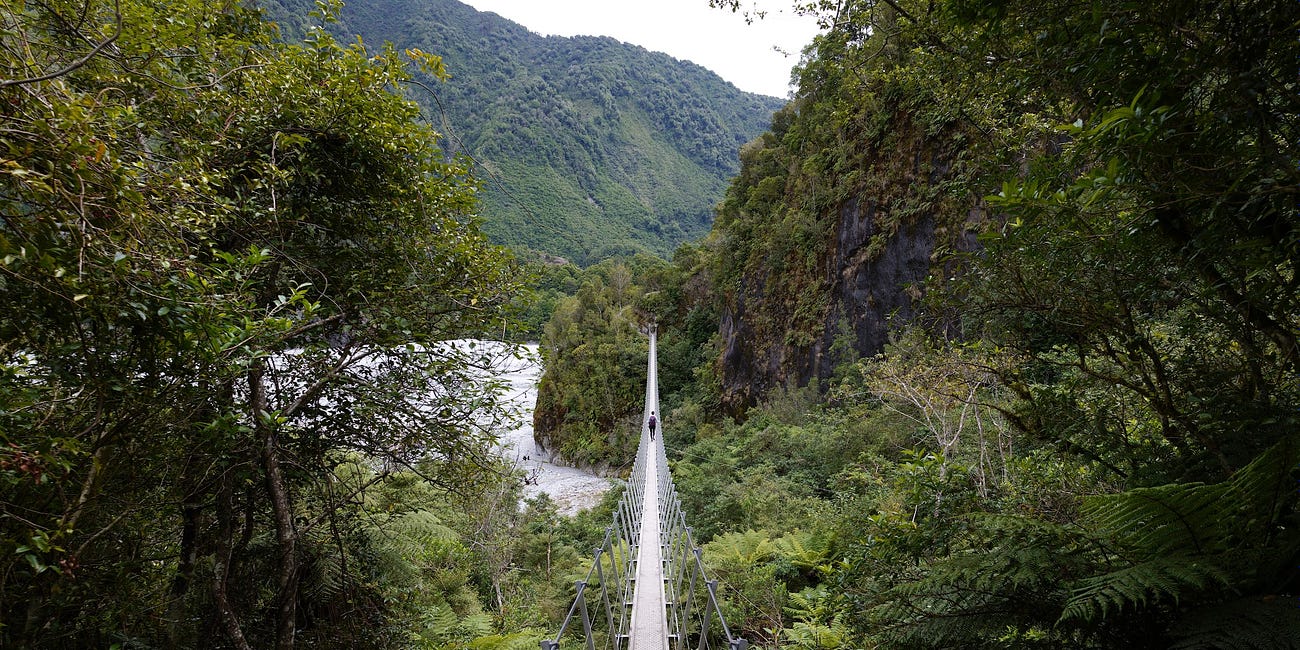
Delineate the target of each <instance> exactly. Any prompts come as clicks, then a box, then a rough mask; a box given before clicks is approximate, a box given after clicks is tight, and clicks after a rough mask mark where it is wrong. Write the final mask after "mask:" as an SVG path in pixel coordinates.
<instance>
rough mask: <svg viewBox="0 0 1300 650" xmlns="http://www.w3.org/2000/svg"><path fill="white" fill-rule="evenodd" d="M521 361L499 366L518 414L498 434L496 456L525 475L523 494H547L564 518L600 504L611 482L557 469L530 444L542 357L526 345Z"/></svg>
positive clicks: (533, 346) (513, 359)
mask: <svg viewBox="0 0 1300 650" xmlns="http://www.w3.org/2000/svg"><path fill="white" fill-rule="evenodd" d="M524 348H525V349H526V351H527V354H525V355H523V356H524V358H523V359H515V358H513V357H506V359H505V360H504V361H503V362H501V364H500V366H499V371H498V372H499V374H498V375H497V376H498V377H499V378H501V379H502V380H504V381H505V382H506V383H507V385H508V386H507V389H506V390H507V393H506V395H507V398H508V399H509V402H510V404H511V406H512V408H513V409H514V410H515V412H516V413H517V414H518V417H517V418H514V419H515V420H517V423H516V424H517V426H516V427H515V428H513V429H510V430H508V431H503V432H501V441H500V443H499V447H498V452H499V453H500V454H501V455H502V456H503V457H504V458H506V459H507V460H511V461H514V463H515V465H516V466H518V467H519V468H521V469H523V470H524V471H526V472H527V473H528V479H527V483H526V484H525V485H524V493H525V494H526V495H527V496H529V497H533V496H537V495H538V494H542V493H545V494H548V495H550V497H551V499H552V500H553V501H555V503H556V505H557V506H558V507H559V511H560V513H561V514H564V515H570V516H571V515H574V514H577V512H578V511H579V510H583V509H587V508H591V507H592V506H594V505H596V504H597V503H600V499H601V497H602V496H604V494H605V492H607V491H609V489H610V488H611V487H612V485H613V484H612V482H611V480H610V479H607V478H601V477H599V476H596V475H594V474H591V473H589V472H586V471H583V470H580V469H577V468H574V467H568V466H565V465H556V464H555V463H552V462H551V458H550V455H549V454H547V453H546V452H545V451H543V450H541V449H538V448H537V444H536V443H535V442H533V408H534V407H535V406H536V404H537V382H538V380H540V379H541V376H542V364H541V356H540V355H539V353H538V351H537V346H536V345H532V344H530V345H526V346H524Z"/></svg>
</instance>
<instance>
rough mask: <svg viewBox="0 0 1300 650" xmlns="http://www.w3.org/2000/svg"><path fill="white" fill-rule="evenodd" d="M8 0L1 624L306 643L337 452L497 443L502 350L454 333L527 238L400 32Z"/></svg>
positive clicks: (46, 636)
mask: <svg viewBox="0 0 1300 650" xmlns="http://www.w3.org/2000/svg"><path fill="white" fill-rule="evenodd" d="M5 11H6V16H7V19H6V21H5V25H6V27H5V29H7V30H9V31H8V32H7V33H6V35H5V36H6V41H7V42H14V43H21V44H23V49H22V52H24V53H25V54H22V55H21V56H19V50H11V49H6V50H5V54H4V57H5V58H4V62H3V65H4V69H5V70H6V74H5V76H6V79H7V81H5V82H4V85H3V87H0V93H3V99H4V101H5V102H7V103H8V105H9V107H10V108H9V110H8V111H6V118H5V125H4V128H5V133H6V136H5V137H6V140H5V150H4V152H3V155H4V163H3V164H4V176H3V179H0V181H2V183H3V185H0V187H2V190H0V192H2V193H0V209H2V211H3V224H2V225H0V257H2V258H3V278H2V279H0V291H2V292H3V295H4V304H6V305H9V306H13V307H17V306H19V305H21V306H22V308H21V309H16V308H11V309H6V310H5V313H4V314H3V315H2V316H0V335H2V338H0V350H3V354H4V358H3V363H4V366H3V373H0V403H2V404H3V407H0V413H2V414H3V415H0V418H2V420H3V421H2V423H0V430H2V431H3V434H2V435H3V440H4V442H5V444H6V445H7V449H6V450H5V452H4V456H3V460H2V461H0V480H3V481H4V484H5V486H6V489H5V491H4V494H5V498H4V502H3V504H4V505H3V507H4V512H5V515H6V516H5V517H4V519H3V524H0V525H2V526H3V527H4V534H3V536H2V537H3V539H5V540H9V541H7V542H6V543H0V550H3V551H4V557H5V560H4V575H5V576H6V578H5V579H4V582H3V583H0V598H3V601H0V608H3V611H4V614H3V616H4V620H5V621H7V622H10V621H12V622H13V623H10V624H8V625H7V627H6V628H5V629H4V630H3V632H0V634H3V635H4V638H5V641H6V643H9V642H13V643H18V644H24V645H30V646H34V647H44V646H59V645H64V644H66V643H68V642H69V639H75V640H76V643H77V644H81V645H100V644H106V643H108V642H110V641H112V640H122V639H130V638H142V639H154V640H164V641H166V642H167V643H169V644H170V645H172V646H180V645H184V644H185V641H184V640H185V639H196V638H203V637H209V638H215V637H216V636H217V635H220V636H223V637H224V638H225V639H226V642H227V643H229V644H231V645H232V646H236V647H250V646H252V645H258V646H263V645H271V644H272V643H274V644H275V645H276V646H277V647H281V648H288V647H291V646H292V645H293V641H294V636H295V633H296V631H297V628H298V626H299V625H300V624H301V623H302V621H303V620H319V618H317V615H318V614H319V612H316V611H311V612H308V613H307V614H306V615H305V614H304V613H303V612H302V611H300V609H299V606H300V604H305V606H306V607H307V608H308V609H311V607H312V603H311V600H310V597H309V596H308V595H307V594H304V593H303V592H302V591H301V589H300V582H301V580H302V576H303V572H304V571H305V570H306V569H305V566H306V564H305V563H306V562H308V561H309V559H310V556H311V555H312V554H313V553H315V552H316V551H317V550H318V549H316V548H314V547H313V544H314V543H315V542H313V541H312V540H314V539H322V537H321V536H320V535H319V533H321V532H323V531H325V530H333V529H335V528H336V527H338V526H339V524H340V521H341V518H342V517H343V516H344V511H343V510H341V506H342V505H343V504H345V503H346V502H347V501H348V500H349V499H350V498H352V497H351V495H350V494H349V493H348V492H346V491H343V492H340V491H339V490H338V489H337V486H335V485H334V479H333V478H332V477H333V468H334V466H335V465H336V464H338V463H339V462H340V461H339V458H340V457H339V455H338V452H339V451H342V450H353V451H358V452H361V453H364V454H365V455H366V456H367V457H369V458H372V459H374V460H373V462H375V463H378V464H379V466H380V467H381V468H384V471H388V470H389V469H394V468H400V467H411V466H414V465H415V463H416V461H417V460H422V461H423V462H422V464H421V465H420V467H421V468H422V472H423V473H424V474H425V475H426V476H427V477H429V478H430V479H432V480H434V481H445V482H447V483H449V484H455V483H456V482H457V479H456V475H457V473H463V472H467V471H478V470H477V469H475V468H476V467H477V466H481V465H484V464H485V463H484V458H485V454H486V453H487V443H488V441H489V439H490V435H489V429H490V425H491V421H492V419H493V418H494V417H499V416H495V415H493V414H494V413H497V412H498V411H497V410H496V408H495V405H494V398H493V393H492V391H491V387H490V385H485V384H484V383H483V382H482V381H480V380H479V379H478V377H477V376H476V375H475V372H474V368H475V367H483V366H486V365H490V364H491V362H492V354H493V353H490V352H488V351H485V350H483V349H479V348H475V347H473V346H458V345H451V344H448V343H444V341H445V340H447V339H449V338H454V337H459V336H463V335H465V334H474V333H476V332H478V331H481V330H483V329H495V328H496V327H497V324H498V323H499V322H500V320H499V319H500V318H501V315H500V314H501V311H500V308H501V307H502V305H504V304H505V303H506V302H507V301H508V299H509V296H510V295H511V293H512V292H513V291H514V289H515V286H516V285H515V284H514V281H513V280H512V279H511V277H512V271H511V262H510V259H509V257H508V255H506V254H505V253H504V252H503V251H501V250H499V249H495V248H493V247H491V246H489V245H487V244H486V242H485V240H484V239H483V237H482V235H481V234H480V233H479V231H478V227H477V221H476V219H475V218H474V217H473V209H474V203H473V187H474V183H473V181H472V180H471V179H470V178H469V177H468V175H467V173H466V170H465V168H464V167H463V166H462V165H460V164H459V163H457V162H455V161H451V162H449V161H447V160H446V159H445V158H444V157H443V155H442V154H441V152H440V151H439V149H438V147H437V134H436V133H434V132H433V131H431V130H430V129H428V128H427V127H424V126H420V125H418V124H417V123H416V118H417V115H418V111H417V110H416V108H415V107H414V105H413V104H411V103H409V102H407V101H406V100H404V99H402V98H401V96H400V95H399V94H398V91H399V89H400V88H401V86H402V84H403V83H404V82H405V80H406V79H407V75H408V72H407V64H405V63H404V62H403V57H402V56H401V55H400V54H399V53H397V52H395V51H393V50H392V49H391V48H389V49H384V50H382V51H380V52H377V53H376V52H369V51H367V50H366V49H365V47H364V46H363V45H361V44H360V43H356V44H353V45H351V46H343V45H340V44H338V43H336V42H335V41H333V40H332V39H331V38H329V37H328V36H327V35H325V34H324V33H323V32H322V31H319V30H317V31H315V32H314V33H313V34H312V35H311V36H310V37H309V38H308V39H307V42H306V43H305V44H304V45H301V46H299V45H286V44H283V43H281V42H279V41H277V40H276V39H275V37H274V33H273V30H272V28H271V27H270V26H269V25H268V24H266V23H264V22H262V21H261V20H260V18H259V17H258V16H257V14H256V13H255V12H253V11H250V10H247V9H243V8H240V7H237V6H222V7H218V6H213V5H209V4H206V3H199V2H189V1H188V0H177V1H175V2H170V3H167V4H166V5H165V6H157V5H154V4H145V3H137V2H132V1H125V2H114V3H101V2H94V1H91V2H87V3H85V4H84V5H74V4H70V3H68V4H65V3H43V4H40V5H32V6H29V7H28V9H27V10H26V11H21V12H20V11H17V9H16V8H13V7H10V8H7V9H6V10H5ZM161 16H166V20H163V19H162V18H161ZM74 17H75V18H74ZM327 18H328V15H327V14H323V15H321V16H318V19H327ZM407 54H409V55H410V56H411V57H414V59H415V60H417V61H418V62H419V63H420V64H421V65H424V66H427V68H428V69H429V70H430V71H433V72H437V70H438V61H437V59H436V57H431V56H429V55H425V54H423V53H420V52H416V51H412V52H408V53H407ZM264 535H269V537H263V536H264ZM325 538H328V536H326V537H325ZM263 539H274V543H273V544H271V545H270V547H269V548H268V549H267V550H269V551H271V553H272V554H271V556H270V557H269V558H263V557H258V556H257V555H256V554H255V553H252V552H251V551H252V549H253V548H254V546H252V545H255V544H260V543H261V540H263ZM204 574H206V575H204ZM160 585H169V586H168V587H167V588H165V589H160V588H158V587H159V586H160ZM199 585H206V588H205V589H203V590H202V591H196V590H195V589H194V587H196V586H199ZM109 593H112V594H114V595H115V597H114V598H113V599H111V600H110V601H109V602H112V603H113V604H114V606H113V607H109V608H104V607H103V604H104V600H105V599H104V595H105V594H109ZM160 612H162V613H164V614H163V615H161V616H160V615H159V613H160ZM329 623H331V624H341V623H345V622H341V621H329Z"/></svg>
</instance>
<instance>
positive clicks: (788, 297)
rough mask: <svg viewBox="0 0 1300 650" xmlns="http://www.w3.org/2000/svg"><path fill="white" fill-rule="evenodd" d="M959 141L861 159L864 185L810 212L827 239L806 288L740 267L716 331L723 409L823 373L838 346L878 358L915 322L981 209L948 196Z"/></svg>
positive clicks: (970, 242)
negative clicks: (929, 287) (892, 337)
mask: <svg viewBox="0 0 1300 650" xmlns="http://www.w3.org/2000/svg"><path fill="white" fill-rule="evenodd" d="M960 142H961V139H960V138H954V137H952V135H951V134H948V135H947V136H943V135H941V136H937V137H925V136H923V135H921V134H919V133H916V134H907V135H904V137H901V138H896V139H895V146H894V147H893V148H892V149H891V150H890V151H889V152H888V153H884V152H881V151H875V152H871V153H870V154H869V155H868V156H866V157H865V158H864V160H863V162H862V165H863V170H862V171H863V173H862V174H860V175H859V176H858V178H866V179H870V182H865V183H863V187H862V188H860V189H858V190H855V191H854V192H852V193H851V194H850V195H849V197H848V198H847V199H844V200H842V201H840V202H838V204H837V205H836V206H834V207H833V208H832V209H830V210H826V211H825V213H823V214H821V215H819V219H820V220H821V221H822V223H824V224H825V226H826V227H825V229H824V231H823V232H824V233H825V234H824V239H823V241H822V249H821V250H820V251H816V252H814V253H812V255H813V256H815V262H814V263H813V264H812V265H811V268H810V269H809V270H810V271H811V273H809V276H810V277H808V278H807V280H805V281H802V282H800V281H795V282H791V281H788V280H785V281H783V280H782V279H781V278H778V277H777V273H778V272H784V273H792V272H798V271H792V270H791V267H790V265H788V264H779V265H775V266H777V267H781V268H780V271H775V270H774V265H772V264H761V265H755V264H750V265H749V266H748V267H747V269H746V271H745V273H744V274H743V275H742V276H741V278H740V282H739V286H738V287H736V289H735V290H734V291H733V292H731V293H730V294H729V295H728V296H727V299H726V300H725V301H724V302H725V303H726V308H725V309H724V310H723V314H722V318H721V324H720V333H721V335H722V341H723V350H722V355H721V359H720V362H721V375H722V392H723V402H724V404H725V406H726V408H727V409H728V410H729V411H730V412H731V413H733V414H740V413H743V411H744V410H745V409H746V408H748V407H749V406H752V405H754V404H755V403H757V402H758V401H759V400H761V399H762V397H763V396H764V395H765V394H766V393H767V392H768V391H770V390H772V389H774V388H777V387H795V386H806V385H808V384H809V382H811V381H812V380H813V379H827V378H829V377H831V375H832V373H833V371H834V368H835V366H836V365H837V364H838V363H840V362H842V361H845V360H846V359H847V358H848V357H849V355H847V354H845V353H844V350H845V349H846V348H847V347H851V349H852V351H853V352H854V353H856V356H858V357H862V356H871V355H874V354H877V353H879V352H880V351H882V350H883V349H884V346H885V344H886V343H887V342H888V339H889V333H890V330H891V329H892V328H896V327H898V326H900V325H902V324H905V323H908V322H911V321H913V320H914V319H916V318H917V317H918V316H919V315H920V309H921V307H920V301H921V299H922V297H923V296H924V294H925V288H926V283H927V282H928V281H932V279H933V278H939V279H940V281H942V279H943V278H946V277H948V276H949V274H950V273H951V271H952V268H951V267H952V262H951V261H949V258H948V256H947V255H946V253H947V252H950V251H971V250H974V249H975V248H976V247H977V246H978V242H977V240H976V238H975V233H974V230H973V226H974V221H975V220H976V219H977V218H978V216H979V213H978V212H977V211H975V210H973V209H972V207H971V201H970V200H967V199H961V198H958V197H955V196H952V195H951V193H950V192H949V191H948V189H947V188H948V187H949V186H950V185H953V184H952V183H951V181H952V180H953V178H954V176H955V175H957V174H958V173H960V172H959V171H957V170H955V169H954V163H953V161H954V160H957V159H958V157H959V154H960V150H961V149H960ZM789 185H790V184H788V186H789ZM789 203H791V202H790V201H787V205H788V204H789ZM765 245H767V246H769V247H780V246H786V245H787V244H786V243H784V242H778V241H768V242H765ZM802 254H804V255H807V254H808V251H804V252H803V253H802ZM940 325H942V324H941V323H940ZM837 340H838V341H839V342H840V344H839V345H838V346H837V345H836V343H837ZM845 344H848V345H847V346H846V345H845Z"/></svg>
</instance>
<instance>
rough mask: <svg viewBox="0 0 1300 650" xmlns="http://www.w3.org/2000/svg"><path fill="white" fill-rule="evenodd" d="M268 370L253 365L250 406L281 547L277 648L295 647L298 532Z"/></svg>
mask: <svg viewBox="0 0 1300 650" xmlns="http://www.w3.org/2000/svg"><path fill="white" fill-rule="evenodd" d="M265 370H266V362H265V361H264V360H262V359H256V360H254V361H253V363H252V366H251V367H250V368H249V371H248V395H249V406H250V407H251V409H250V410H251V411H252V417H253V423H254V424H253V430H254V431H255V432H256V433H257V438H258V441H259V442H260V443H261V445H262V470H263V473H264V474H265V476H266V491H267V493H268V494H269V495H270V496H271V512H272V516H273V519H274V521H275V539H276V543H277V544H278V545H279V547H280V553H279V571H278V572H277V574H276V597H275V600H276V603H275V604H276V624H275V647H276V650H292V648H293V642H294V632H295V631H296V628H297V621H298V609H297V608H298V549H297V541H298V533H297V530H296V529H295V527H294V521H293V505H292V503H291V502H290V498H289V486H288V485H287V484H286V483H285V480H284V473H283V472H282V471H281V469H280V450H279V435H278V432H279V427H278V426H277V425H276V424H275V423H274V422H272V421H271V416H270V409H269V408H268V405H267V400H266V385H265V384H264V383H263V376H264V374H265Z"/></svg>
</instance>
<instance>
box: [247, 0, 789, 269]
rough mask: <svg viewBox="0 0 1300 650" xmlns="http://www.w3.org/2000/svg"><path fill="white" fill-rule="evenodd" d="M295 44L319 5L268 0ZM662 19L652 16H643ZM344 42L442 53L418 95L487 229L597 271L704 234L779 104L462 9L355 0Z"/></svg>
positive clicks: (591, 43)
mask: <svg viewBox="0 0 1300 650" xmlns="http://www.w3.org/2000/svg"><path fill="white" fill-rule="evenodd" d="M264 4H265V6H267V7H268V9H269V15H271V16H272V17H275V18H277V19H278V20H281V22H283V23H285V26H286V33H287V34H289V35H290V36H295V35H296V33H297V32H300V31H301V30H300V29H297V28H296V27H295V25H296V23H297V21H298V20H300V18H297V17H299V16H305V15H306V13H307V12H308V11H309V10H310V9H311V7H312V3H310V2H305V1H294V0H281V2H279V3H276V2H266V3H264ZM647 10H651V9H647ZM340 16H341V19H340V21H339V23H337V24H336V25H335V26H334V27H332V28H331V29H332V31H333V32H334V33H335V34H336V35H338V37H339V38H340V39H341V40H344V41H347V40H350V39H351V38H352V36H351V35H352V34H357V35H360V36H361V38H362V39H363V40H364V42H366V43H367V44H368V45H370V46H371V47H377V46H379V45H380V44H382V43H383V42H385V41H389V42H392V43H393V44H394V45H395V46H396V47H397V48H399V49H405V48H411V47H415V48H419V49H421V50H423V51H425V52H428V53H431V54H434V55H437V56H440V57H442V60H443V63H444V64H445V66H446V70H447V72H448V73H449V74H450V80H449V81H448V82H446V83H438V82H435V81H434V80H433V79H432V78H430V77H428V76H424V77H421V79H422V81H423V82H424V85H423V86H421V87H415V86H412V87H410V89H409V90H410V91H411V92H410V95H411V97H413V98H414V99H415V100H416V101H417V102H419V103H420V104H421V105H422V106H424V108H425V114H426V115H427V116H428V117H429V119H430V121H431V122H432V123H433V125H434V126H435V128H437V129H439V130H440V131H442V132H443V133H445V134H448V135H449V136H451V137H450V138H449V148H450V150H451V151H453V152H457V153H467V154H470V155H472V156H473V157H474V158H475V159H476V160H477V161H478V162H479V163H480V164H481V165H482V166H481V167H480V168H478V169H477V173H478V175H479V176H480V179H481V180H483V181H484V187H483V198H482V202H483V203H482V213H483V215H484V225H483V227H484V230H485V232H487V233H488V235H489V237H490V238H491V239H492V240H493V241H495V242H497V243H501V244H506V245H509V246H511V247H515V248H531V249H536V250H539V251H542V252H545V253H549V254H552V255H559V256H562V257H565V258H567V259H569V260H572V261H574V262H576V263H579V264H583V265H585V264H589V263H592V262H596V261H599V260H601V259H604V258H606V257H609V256H611V255H619V254H624V255H626V254H632V253H635V252H638V251H647V252H651V253H653V254H657V255H660V256H662V257H666V256H668V255H669V254H670V253H671V252H672V250H673V249H674V248H675V247H676V246H677V245H678V244H681V243H682V242H685V241H689V240H693V239H698V238H700V237H702V236H703V235H704V234H705V233H707V232H708V229H709V226H710V225H711V223H712V221H713V210H714V206H715V205H716V204H717V202H718V201H719V200H721V198H722V194H723V192H724V191H725V188H726V184H727V181H728V180H729V179H730V178H731V177H732V176H733V175H735V173H736V172H737V170H738V169H739V165H738V163H737V157H736V152H737V151H738V150H739V149H740V146H741V145H742V144H744V143H745V142H747V141H749V140H751V139H753V138H754V137H756V136H757V135H758V134H759V133H761V132H762V131H763V130H764V129H766V128H767V126H768V124H769V122H770V119H771V115H772V112H773V111H775V110H776V109H777V108H778V107H780V106H781V104H782V103H783V102H782V101H781V100H778V99H776V98H772V97H763V96H760V95H754V94H750V93H745V92H742V91H740V90H738V89H736V88H735V87H734V86H732V85H731V84H729V83H727V82H725V81H723V80H722V79H721V78H719V77H718V76H717V75H715V74H714V73H712V72H710V71H708V70H706V69H704V68H702V67H700V66H698V65H695V64H693V63H689V62H686V61H679V60H677V59H674V58H672V57H670V56H668V55H665V54H660V53H655V52H650V51H648V50H646V49H644V48H641V47H638V46H635V45H629V44H626V43H621V42H618V41H615V40H613V39H610V38H604V37H582V36H580V37H574V38H566V37H543V36H540V35H538V34H535V33H532V32H529V31H528V30H526V29H525V28H523V27H522V26H520V25H518V24H516V23H513V22H511V21H508V20H506V19H503V18H501V17H500V16H498V15H496V14H493V13H484V12H479V11H477V10H475V9H474V8H472V7H470V6H468V5H465V4H462V3H460V2H457V1H456V0H349V1H348V2H347V3H346V4H345V5H344V6H343V8H342V11H341V14H340Z"/></svg>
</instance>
